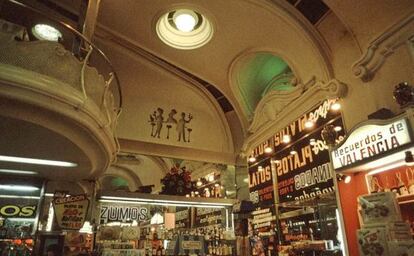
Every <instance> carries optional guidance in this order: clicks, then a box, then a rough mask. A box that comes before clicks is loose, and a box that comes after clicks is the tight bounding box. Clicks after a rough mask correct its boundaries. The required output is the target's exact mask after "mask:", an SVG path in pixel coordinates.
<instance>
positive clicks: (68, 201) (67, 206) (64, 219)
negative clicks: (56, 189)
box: [52, 194, 89, 230]
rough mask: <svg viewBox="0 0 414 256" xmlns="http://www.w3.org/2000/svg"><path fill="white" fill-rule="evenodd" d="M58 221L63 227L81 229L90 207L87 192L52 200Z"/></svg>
mask: <svg viewBox="0 0 414 256" xmlns="http://www.w3.org/2000/svg"><path fill="white" fill-rule="evenodd" d="M52 203H53V209H54V211H55V216H56V220H57V223H58V225H59V227H60V228H62V229H72V230H78V229H81V228H82V226H83V223H84V221H85V217H86V214H87V213H88V208H89V199H88V197H87V195H86V194H81V195H75V196H67V197H56V198H55V199H53V201H52Z"/></svg>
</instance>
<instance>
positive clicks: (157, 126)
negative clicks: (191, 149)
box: [148, 107, 193, 142]
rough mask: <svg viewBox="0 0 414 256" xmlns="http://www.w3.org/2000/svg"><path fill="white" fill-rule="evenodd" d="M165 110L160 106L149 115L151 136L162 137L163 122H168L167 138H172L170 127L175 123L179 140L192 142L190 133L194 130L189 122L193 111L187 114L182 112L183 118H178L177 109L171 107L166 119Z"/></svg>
mask: <svg viewBox="0 0 414 256" xmlns="http://www.w3.org/2000/svg"><path fill="white" fill-rule="evenodd" d="M163 114H164V110H163V109H162V108H160V107H158V108H157V110H155V111H154V112H153V113H152V114H150V115H149V121H148V122H149V123H150V124H151V137H154V138H161V137H160V136H161V132H162V127H163V124H164V123H165V124H166V127H167V136H166V138H167V139H169V138H170V129H171V128H172V127H173V126H174V125H175V128H176V132H177V141H183V142H190V133H191V131H192V130H193V129H192V128H190V127H187V124H188V123H190V121H191V120H192V119H193V116H192V114H191V113H189V114H188V116H187V115H186V113H184V112H182V113H181V118H180V119H179V120H177V119H176V118H175V115H176V114H177V110H175V109H171V111H170V112H169V114H168V118H167V120H165V121H164V116H163Z"/></svg>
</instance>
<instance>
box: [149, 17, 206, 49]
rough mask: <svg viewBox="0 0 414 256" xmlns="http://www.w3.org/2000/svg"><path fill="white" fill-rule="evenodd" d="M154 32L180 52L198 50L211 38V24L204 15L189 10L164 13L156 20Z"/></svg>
mask: <svg viewBox="0 0 414 256" xmlns="http://www.w3.org/2000/svg"><path fill="white" fill-rule="evenodd" d="M156 31H157V34H158V37H159V38H160V39H161V41H163V42H164V43H165V44H167V45H169V46H171V47H174V48H176V49H182V50H191V49H196V48H199V47H201V46H203V45H205V44H206V43H207V42H208V41H210V39H211V38H212V36H213V26H212V24H211V22H210V21H209V20H208V19H207V18H206V17H205V16H204V15H202V14H200V13H198V12H196V11H193V10H189V9H177V10H173V11H170V12H168V13H165V14H164V15H162V16H161V17H160V18H159V19H158V22H157V25H156Z"/></svg>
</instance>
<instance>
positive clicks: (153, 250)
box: [152, 246, 157, 256]
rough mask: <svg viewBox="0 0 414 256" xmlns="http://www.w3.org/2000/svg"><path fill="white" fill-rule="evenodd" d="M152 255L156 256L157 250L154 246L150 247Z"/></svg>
mask: <svg viewBox="0 0 414 256" xmlns="http://www.w3.org/2000/svg"><path fill="white" fill-rule="evenodd" d="M152 255H153V256H156V255H157V248H155V246H154V247H152Z"/></svg>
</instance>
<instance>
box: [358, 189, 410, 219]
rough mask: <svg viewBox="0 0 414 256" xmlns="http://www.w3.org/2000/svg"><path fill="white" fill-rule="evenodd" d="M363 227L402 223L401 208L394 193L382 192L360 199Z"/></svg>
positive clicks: (360, 197)
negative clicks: (391, 222) (387, 222)
mask: <svg viewBox="0 0 414 256" xmlns="http://www.w3.org/2000/svg"><path fill="white" fill-rule="evenodd" d="M358 204H359V206H360V207H359V208H360V209H359V214H360V216H361V220H362V223H361V225H365V224H369V223H377V222H384V221H401V220H402V219H401V213H400V208H399V207H398V204H397V201H396V199H395V195H394V193H392V192H381V193H374V194H369V195H363V196H359V197H358Z"/></svg>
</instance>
